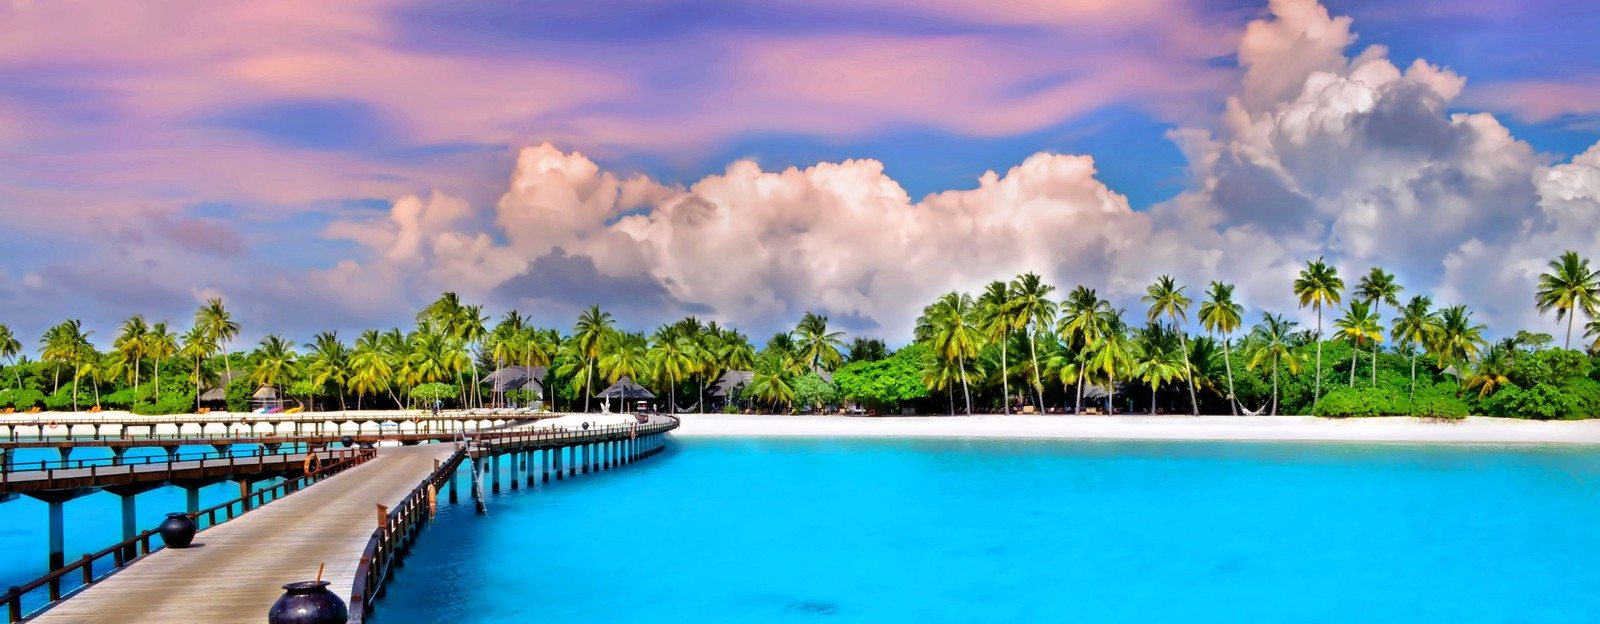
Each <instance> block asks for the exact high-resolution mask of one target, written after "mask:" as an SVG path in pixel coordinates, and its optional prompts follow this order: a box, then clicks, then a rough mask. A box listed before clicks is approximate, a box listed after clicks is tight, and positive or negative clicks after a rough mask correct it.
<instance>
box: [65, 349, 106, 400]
mask: <svg viewBox="0 0 1600 624" xmlns="http://www.w3.org/2000/svg"><path fill="white" fill-rule="evenodd" d="M110 372H111V371H110V369H109V368H107V367H106V362H105V358H104V357H103V356H101V354H100V352H99V351H96V350H95V348H94V347H93V346H88V347H85V349H84V351H83V352H82V353H81V354H80V355H79V357H78V370H77V371H76V372H75V374H74V375H73V378H72V379H73V382H74V383H76V382H77V380H79V379H83V378H85V377H87V378H88V379H89V382H90V383H91V384H93V385H94V404H95V406H99V405H100V381H101V380H102V379H105V378H106V377H107V376H108V373H110ZM73 394H74V396H73V397H72V398H73V406H72V409H73V411H77V409H78V406H77V398H78V397H77V396H76V394H77V390H76V389H74V390H73Z"/></svg>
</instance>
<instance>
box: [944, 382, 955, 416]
mask: <svg viewBox="0 0 1600 624" xmlns="http://www.w3.org/2000/svg"><path fill="white" fill-rule="evenodd" d="M947 387H948V386H947ZM944 396H945V397H946V398H948V399H950V415H951V416H955V415H956V389H955V388H949V389H948V390H946V391H945V393H944Z"/></svg>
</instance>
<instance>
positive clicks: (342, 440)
mask: <svg viewBox="0 0 1600 624" xmlns="http://www.w3.org/2000/svg"><path fill="white" fill-rule="evenodd" d="M339 442H340V443H342V444H344V447H345V448H350V447H352V446H355V445H356V439H355V438H352V437H350V436H345V437H343V438H340V439H339Z"/></svg>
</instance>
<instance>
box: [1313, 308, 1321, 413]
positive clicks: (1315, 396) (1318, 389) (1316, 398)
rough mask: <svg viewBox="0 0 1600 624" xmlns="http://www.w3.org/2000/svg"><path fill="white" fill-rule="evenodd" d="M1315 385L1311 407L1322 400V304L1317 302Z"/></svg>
mask: <svg viewBox="0 0 1600 624" xmlns="http://www.w3.org/2000/svg"><path fill="white" fill-rule="evenodd" d="M1315 339H1316V341H1317V386H1316V388H1315V389H1314V390H1312V392H1311V407H1316V406H1317V402H1318V401H1321V400H1322V304H1320V303H1319V304H1317V335H1316V337H1315Z"/></svg>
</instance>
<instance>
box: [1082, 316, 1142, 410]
mask: <svg viewBox="0 0 1600 624" xmlns="http://www.w3.org/2000/svg"><path fill="white" fill-rule="evenodd" d="M1122 314H1123V312H1122V310H1116V311H1113V312H1111V313H1110V314H1108V315H1107V316H1106V318H1105V325H1104V328H1103V329H1102V333H1101V334H1100V339H1099V340H1098V341H1096V342H1095V345H1094V352H1093V355H1091V356H1090V359H1089V367H1090V369H1091V370H1093V371H1095V372H1097V373H1098V374H1100V375H1102V376H1104V377H1105V379H1106V413H1107V414H1115V413H1116V407H1115V403H1114V402H1113V399H1114V398H1115V397H1116V395H1117V380H1118V379H1128V378H1131V377H1133V376H1134V370H1135V367H1136V366H1137V364H1136V355H1137V352H1136V347H1135V346H1134V343H1133V340H1132V339H1130V338H1129V337H1128V329H1127V324H1126V323H1124V322H1123V320H1122Z"/></svg>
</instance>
